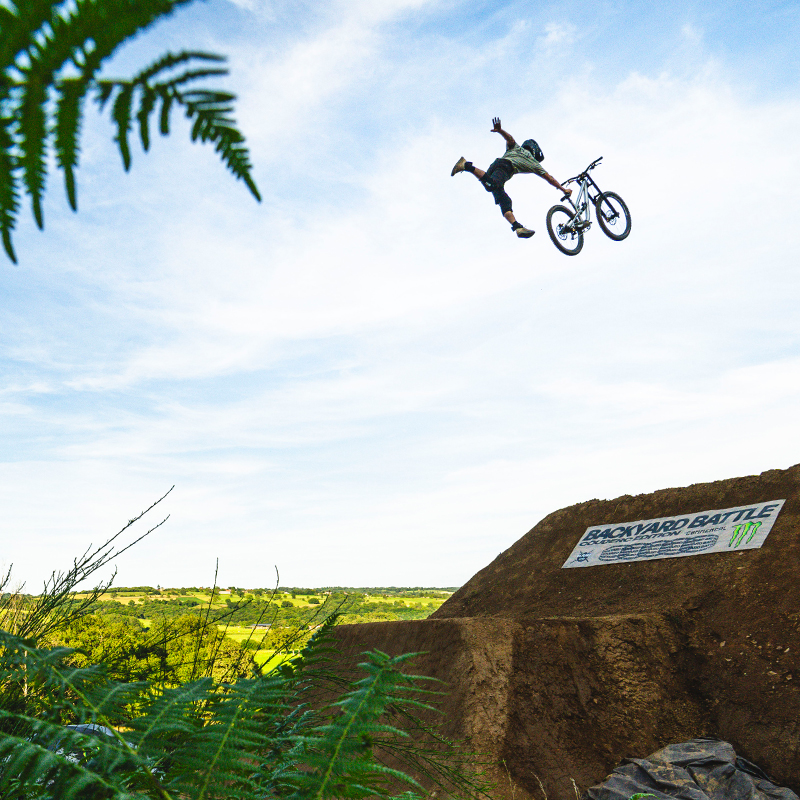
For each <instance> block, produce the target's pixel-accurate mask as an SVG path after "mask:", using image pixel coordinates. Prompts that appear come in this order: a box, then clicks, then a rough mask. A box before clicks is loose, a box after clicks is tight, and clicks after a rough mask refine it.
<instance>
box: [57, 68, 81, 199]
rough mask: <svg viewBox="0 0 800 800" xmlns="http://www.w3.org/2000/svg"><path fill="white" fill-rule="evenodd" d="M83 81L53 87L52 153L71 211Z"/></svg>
mask: <svg viewBox="0 0 800 800" xmlns="http://www.w3.org/2000/svg"><path fill="white" fill-rule="evenodd" d="M86 89H87V84H86V82H85V81H78V80H65V81H63V82H62V83H61V84H60V85H58V86H57V87H56V91H57V94H58V100H57V103H56V129H55V151H56V163H57V164H58V166H59V167H60V169H61V170H62V171H63V173H64V182H65V188H66V192H67V199H68V200H69V205H70V208H72V210H73V211H77V210H78V198H77V194H76V192H75V167H77V166H78V152H79V148H78V136H79V134H80V128H81V111H82V109H81V103H82V101H83V98H84V96H85V95H86Z"/></svg>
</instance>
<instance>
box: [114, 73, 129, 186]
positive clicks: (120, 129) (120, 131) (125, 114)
mask: <svg viewBox="0 0 800 800" xmlns="http://www.w3.org/2000/svg"><path fill="white" fill-rule="evenodd" d="M132 103H133V84H131V83H125V84H122V88H121V89H120V91H119V94H117V98H116V100H114V106H113V109H112V111H111V116H112V117H113V118H114V122H115V123H116V124H117V135H116V136H115V137H114V140H115V141H116V143H117V146H118V147H119V153H120V155H121V156H122V165H123V166H124V167H125V171H126V172H127V171H128V170H129V169H130V168H131V148H130V144H129V142H128V134H129V133H130V129H131V104H132Z"/></svg>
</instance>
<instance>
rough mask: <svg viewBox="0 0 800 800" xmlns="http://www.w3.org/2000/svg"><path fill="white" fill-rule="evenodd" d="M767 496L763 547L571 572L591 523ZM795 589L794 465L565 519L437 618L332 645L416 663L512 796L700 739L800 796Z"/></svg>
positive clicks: (598, 504)
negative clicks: (777, 504) (728, 750)
mask: <svg viewBox="0 0 800 800" xmlns="http://www.w3.org/2000/svg"><path fill="white" fill-rule="evenodd" d="M775 500H785V504H784V505H783V507H782V508H781V509H780V512H779V513H778V515H777V517H776V519H775V521H774V526H773V527H772V530H771V531H770V532H769V534H768V536H767V538H766V539H765V540H764V542H763V546H761V547H760V548H759V549H743V550H739V551H736V552H707V553H699V554H695V555H688V556H685V557H678V558H654V559H649V560H648V559H645V560H641V561H629V562H624V563H600V564H598V565H596V566H590V567H586V568H582V569H564V568H562V566H563V565H564V563H565V562H566V561H567V559H568V558H569V557H570V555H571V554H572V553H573V551H574V550H575V548H576V545H577V544H578V542H579V541H580V540H581V537H582V536H583V535H584V533H585V532H586V531H587V529H589V528H591V527H592V526H598V527H599V526H604V525H605V526H611V525H614V524H618V525H619V526H620V528H618V529H619V530H621V529H622V528H624V525H623V523H632V522H635V521H637V520H652V519H657V518H663V517H677V516H679V515H690V514H697V513H699V512H704V511H708V510H713V509H731V508H734V507H743V506H753V507H756V506H758V504H763V503H768V502H769V501H775ZM710 519H713V518H710ZM798 584H800V465H797V466H794V467H791V468H790V469H787V470H770V471H769V472H764V473H762V474H761V475H755V476H748V477H743V478H732V479H730V480H723V481H715V482H713V483H704V484H695V485H693V486H688V487H685V488H677V489H663V490H660V491H657V492H653V493H652V494H644V495H637V496H630V495H626V496H623V497H618V498H616V499H614V500H590V501H588V502H585V503H580V504H578V505H575V506H571V507H569V508H564V509H561V510H559V511H556V512H554V513H552V514H550V515H549V516H547V517H545V518H544V519H543V520H542V521H541V522H540V523H539V524H538V525H536V527H534V528H533V529H532V530H530V531H529V532H528V533H526V534H525V535H524V536H523V537H522V538H521V539H520V540H519V541H517V542H516V543H515V544H514V545H513V546H512V547H510V548H509V549H508V550H506V551H505V552H503V553H501V554H500V555H499V556H498V557H497V558H496V559H495V560H494V561H493V562H492V563H491V564H489V565H488V566H487V567H485V568H484V569H482V570H481V571H480V572H478V573H477V574H476V575H475V576H474V577H473V578H472V579H471V580H470V581H468V582H467V583H466V584H465V585H464V586H463V587H462V588H461V589H460V590H459V591H458V592H456V593H455V594H454V595H453V596H452V597H451V598H450V599H449V600H448V601H447V602H446V603H445V604H444V605H442V606H441V608H440V609H439V610H438V611H437V612H435V614H433V616H432V617H430V618H429V619H427V620H419V621H409V622H382V623H368V624H362V625H343V626H341V627H338V628H337V629H336V630H335V635H336V637H337V639H338V643H339V645H340V647H341V648H342V651H343V653H344V656H345V661H346V662H349V663H352V661H354V660H355V659H357V657H358V653H360V652H363V651H364V650H367V649H371V648H373V647H378V648H380V649H381V650H384V651H385V652H388V653H390V654H392V655H395V654H399V653H401V652H424V655H421V656H419V657H418V659H417V660H416V662H415V663H414V667H415V670H414V671H416V672H420V673H425V674H428V675H433V676H435V677H437V678H439V679H441V680H443V681H445V682H446V683H447V684H448V686H449V693H448V695H447V696H446V697H445V698H444V699H443V701H442V702H441V704H440V708H441V710H442V711H443V712H444V714H445V720H446V730H445V732H446V734H447V735H449V736H452V737H456V738H461V739H463V740H465V741H466V743H467V745H468V746H469V747H471V748H472V749H473V750H475V751H477V752H480V753H484V754H487V756H488V757H489V759H490V762H491V764H492V768H491V769H492V770H493V775H494V778H495V780H496V781H497V785H498V793H499V795H501V796H504V797H506V798H509V799H510V798H512V796H513V797H516V798H521V799H522V798H529V797H536V798H538V800H541V798H542V796H543V795H542V791H544V792H545V793H546V795H547V797H548V798H549V799H550V800H568V799H569V798H574V797H575V788H574V786H573V781H574V782H575V784H576V785H577V787H578V789H579V790H580V791H584V790H586V789H587V788H588V787H590V786H592V785H594V784H596V783H598V782H600V781H601V780H603V778H604V777H605V776H606V775H607V774H608V773H610V772H611V770H612V769H613V768H614V767H615V766H616V765H617V764H618V763H619V762H620V761H621V760H622V759H623V758H644V757H645V756H646V755H647V754H649V753H652V752H653V751H656V750H658V749H659V748H663V747H665V746H667V745H669V744H672V743H677V742H683V741H687V740H690V739H695V738H698V737H704V736H708V737H717V738H720V739H724V740H725V741H727V742H730V743H731V744H732V745H733V747H734V748H735V750H736V752H737V753H738V754H740V755H741V756H743V757H744V758H746V759H748V760H750V761H752V762H754V763H756V764H758V765H759V766H760V767H761V768H763V769H764V770H766V772H768V773H770V774H771V776H772V777H773V778H774V779H775V781H776V782H777V783H778V784H781V785H783V786H788V787H789V788H791V789H793V790H794V791H796V792H797V791H798V789H800V633H799V631H800V589H799V588H798ZM539 781H541V784H542V785H541V786H540V784H539Z"/></svg>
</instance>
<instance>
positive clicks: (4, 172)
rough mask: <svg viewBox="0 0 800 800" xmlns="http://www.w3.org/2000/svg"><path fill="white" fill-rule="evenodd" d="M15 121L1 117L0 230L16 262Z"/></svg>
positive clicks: (4, 243)
mask: <svg viewBox="0 0 800 800" xmlns="http://www.w3.org/2000/svg"><path fill="white" fill-rule="evenodd" d="M12 125H13V121H12V120H10V119H7V118H0V232H2V237H3V248H4V249H5V251H6V254H7V255H8V257H9V258H10V259H11V261H12V262H13V263H14V264H16V263H17V256H16V254H15V253H14V246H13V244H12V243H11V232H12V231H13V230H14V227H15V225H16V220H17V211H18V210H19V188H18V182H17V176H16V171H15V166H16V159H15V157H14V139H13V137H12V135H11V126H12Z"/></svg>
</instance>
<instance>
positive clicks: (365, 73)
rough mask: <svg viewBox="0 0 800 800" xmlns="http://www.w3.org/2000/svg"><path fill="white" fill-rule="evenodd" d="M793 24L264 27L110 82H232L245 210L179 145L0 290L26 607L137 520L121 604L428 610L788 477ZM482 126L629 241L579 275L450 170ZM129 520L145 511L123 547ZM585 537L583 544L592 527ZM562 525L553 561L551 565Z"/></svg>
mask: <svg viewBox="0 0 800 800" xmlns="http://www.w3.org/2000/svg"><path fill="white" fill-rule="evenodd" d="M798 8H799V7H798V5H797V4H788V3H761V4H758V3H756V4H749V5H748V6H747V8H746V9H743V8H742V7H741V6H740V5H739V4H734V3H702V4H699V3H673V4H670V5H669V6H667V5H666V4H652V3H627V4H626V3H618V2H615V3H596V2H592V3H589V2H585V3H578V4H575V3H558V2H557V3H551V4H539V5H533V4H530V3H522V2H520V3H506V4H498V3H474V2H473V3H470V2H458V1H457V0H448V1H447V2H436V1H435V0H429V1H427V2H426V0H387V1H386V2H383V3H380V4H374V3H369V2H360V0H350V2H340V3H336V2H322V3H305V4H303V3H300V4H298V3H294V2H293V3H282V2H275V3H268V2H262V0H239V1H238V2H237V3H232V2H228V0H210V1H209V2H205V3H196V4H194V5H193V6H191V7H189V8H187V9H183V10H182V11H180V12H177V13H176V14H175V15H174V16H173V17H172V18H171V19H169V20H167V21H165V22H163V23H161V24H160V25H158V26H157V27H155V28H154V29H152V30H151V31H149V32H148V33H146V34H144V35H142V36H141V37H139V38H138V39H137V40H136V41H134V42H132V43H131V44H130V45H128V46H127V47H126V48H125V49H124V50H123V51H121V52H120V53H119V54H118V56H117V57H116V59H115V61H114V63H112V64H110V65H109V66H108V70H107V71H108V73H109V74H123V75H124V74H128V73H130V71H131V70H134V69H136V68H137V67H139V66H140V65H141V64H142V63H143V62H145V61H146V60H148V59H150V58H153V57H155V56H156V55H158V54H160V53H161V52H163V51H164V50H165V49H173V50H177V49H180V48H185V47H191V48H202V49H209V50H213V51H217V52H221V53H225V54H227V55H228V56H229V59H230V61H229V66H230V70H231V75H230V76H229V77H228V78H226V79H225V82H224V83H225V85H226V86H227V87H230V88H232V89H234V90H235V91H236V92H237V93H238V95H239V100H238V104H237V118H238V120H239V122H240V125H241V127H242V129H243V130H244V131H245V133H246V134H247V136H248V141H249V144H250V146H251V151H252V159H253V162H254V164H255V176H256V180H257V183H258V185H259V188H260V190H261V192H262V195H263V198H264V199H263V202H262V203H261V204H257V203H255V202H254V201H253V199H252V198H251V197H250V196H249V195H248V193H247V192H246V190H245V188H244V187H243V185H241V184H239V183H237V182H236V181H235V180H233V179H232V178H231V177H230V176H229V175H228V174H227V173H225V171H224V169H223V167H222V166H221V165H220V164H219V163H218V161H217V159H216V157H215V155H214V153H213V151H212V150H211V149H210V148H204V147H201V146H192V145H190V144H189V142H188V134H187V130H186V127H185V125H183V123H182V122H181V121H180V120H177V121H176V124H175V128H174V132H173V135H172V136H170V137H169V138H167V139H159V140H157V141H155V142H154V144H153V146H152V148H151V152H150V153H148V154H146V155H145V154H142V153H141V152H139V151H138V150H135V151H134V156H133V161H134V163H133V167H132V170H131V172H130V173H129V174H127V175H126V174H124V173H123V171H122V168H121V166H120V164H119V157H118V155H117V153H115V151H114V147H113V144H112V142H111V135H112V134H111V128H110V126H109V124H108V123H107V121H106V120H105V119H104V118H102V117H100V116H99V115H97V114H96V113H95V111H94V110H93V109H90V110H89V113H88V115H87V121H86V125H85V138H84V142H83V153H82V164H81V167H80V170H79V173H78V182H79V185H78V201H79V208H80V211H79V213H78V214H77V215H75V214H72V212H70V211H69V210H68V209H67V207H66V202H65V200H64V197H63V188H62V186H61V184H60V176H58V175H56V174H55V173H53V175H52V176H51V182H50V186H49V192H48V195H47V199H46V204H45V216H46V229H45V231H44V233H40V232H38V231H37V230H36V229H35V227H34V225H33V223H32V221H31V219H29V214H28V213H27V211H26V214H25V215H24V216H23V218H22V220H21V223H20V227H19V231H18V233H17V235H16V239H15V242H16V246H17V249H18V254H19V256H20V265H19V266H18V267H13V266H12V265H11V264H10V263H7V264H5V265H4V266H3V265H0V270H2V276H0V280H2V286H3V290H2V291H3V303H2V309H1V310H0V334H1V335H2V338H1V339H0V369H1V370H2V383H1V384H0V425H2V442H3V448H2V452H1V453H0V456H2V458H1V460H0V478H2V480H1V481H0V501H2V504H3V509H4V515H3V523H2V541H3V551H2V553H0V562H3V563H6V564H7V563H11V562H13V563H14V565H15V567H14V569H15V574H16V575H17V577H18V578H19V579H20V580H26V581H27V582H28V584H29V586H34V587H35V586H36V585H37V584H38V582H39V581H40V580H41V579H42V578H43V577H44V575H45V574H47V573H49V572H50V571H51V570H52V569H55V568H59V567H60V566H62V565H66V564H67V563H68V562H69V561H70V560H71V558H72V556H74V555H75V554H77V553H78V552H79V551H82V550H83V549H84V548H85V546H86V545H87V544H88V543H89V542H98V541H101V540H102V539H103V538H104V537H105V536H106V535H107V534H109V533H112V532H115V531H116V530H117V529H118V528H119V527H121V525H122V524H123V523H124V522H125V521H126V520H127V519H129V518H130V517H131V516H133V515H134V514H135V513H136V512H138V511H139V510H141V509H142V508H144V507H145V506H147V505H149V503H150V502H151V501H152V500H153V499H155V498H156V497H159V496H160V495H161V494H163V493H164V491H166V490H167V489H168V488H169V487H170V486H172V485H173V484H175V486H176V488H175V490H174V491H173V493H172V494H171V495H170V497H169V499H168V501H165V503H164V507H165V513H170V514H171V518H170V520H169V522H168V523H167V525H165V526H164V527H163V528H161V529H159V531H158V532H156V533H155V534H153V536H152V537H151V539H150V540H148V541H147V542H145V543H142V544H140V545H138V546H137V547H136V548H135V549H134V550H132V551H130V552H129V553H128V554H126V555H125V556H124V558H123V560H122V561H121V562H120V564H119V569H120V572H119V577H118V583H120V584H124V585H131V584H139V583H151V584H156V583H160V584H162V585H175V584H178V585H195V584H198V583H208V582H209V581H210V580H211V578H212V576H213V569H214V562H215V559H216V558H217V557H219V558H220V581H221V582H222V583H223V584H224V585H230V584H236V585H242V584H243V585H248V586H255V585H268V584H269V583H270V582H271V581H272V580H273V575H274V569H273V565H277V566H278V567H279V569H280V571H281V580H282V582H283V583H284V585H337V584H338V585H379V584H397V585H439V586H444V585H459V584H461V583H463V582H464V581H465V580H467V579H468V578H469V577H470V576H471V575H472V574H474V573H475V572H476V571H477V570H478V569H480V568H481V567H483V566H485V565H486V564H487V563H488V562H489V561H491V560H492V559H493V558H494V557H495V556H496V555H497V554H498V553H499V552H500V551H502V550H504V549H505V548H507V547H508V546H509V545H510V544H511V543H513V542H514V541H515V540H516V539H518V538H519V537H520V536H521V535H522V534H523V533H524V532H525V531H526V530H528V529H529V528H530V527H532V526H533V525H534V524H535V523H536V522H537V521H538V520H539V519H540V518H541V517H542V516H544V515H545V514H547V513H549V512H550V511H553V510H555V509H557V508H559V507H562V506H565V505H569V504H572V503H576V502H581V501H583V500H587V499H590V498H593V497H602V498H606V497H615V496H617V495H620V494H624V493H638V492H647V491H652V490H655V489H658V488H662V487H665V486H680V485H686V484H690V483H692V482H697V481H706V480H713V479H718V478H725V477H731V476H734V475H740V474H748V473H754V472H759V471H761V470H764V469H770V468H774V467H787V466H789V465H791V464H794V463H796V462H797V461H800V458H798V452H800V449H799V448H798V444H800V436H799V434H800V422H798V414H797V413H796V409H797V406H798V400H799V399H800V397H799V395H800V372H799V371H798V368H799V367H800V337H799V336H798V325H797V314H796V308H797V305H798V300H799V299H800V297H798V295H799V294H800V291H798V277H797V273H798V271H797V255H796V253H797V250H798V244H800V242H799V241H798V240H800V235H799V233H798V231H799V230H800V226H798V223H797V219H798V218H799V215H798V210H799V209H798V200H797V197H796V192H794V187H795V186H796V185H797V179H798V177H800V158H799V157H798V152H797V145H796V142H797V141H798V134H800V83H799V81H798V78H799V77H800V63H798V55H797V48H796V42H797V35H798ZM494 115H500V116H501V117H502V119H503V122H504V126H505V127H506V128H507V129H508V130H510V131H511V132H512V133H513V134H514V135H515V136H517V138H518V139H520V140H521V139H523V138H527V137H529V136H533V137H534V138H536V139H537V140H538V141H539V143H540V144H541V145H542V148H543V150H544V152H545V155H546V158H545V166H546V167H547V168H548V169H549V170H550V171H552V172H553V174H555V175H556V176H557V177H559V178H561V179H565V178H566V177H568V176H570V175H572V174H575V173H576V172H578V171H579V170H580V169H581V168H582V167H584V166H585V165H586V164H588V163H589V162H590V161H591V160H593V159H594V158H596V157H597V156H599V155H602V156H604V161H603V164H602V165H601V167H599V168H598V170H597V171H596V173H595V174H596V178H597V180H598V183H599V184H600V185H601V187H603V188H605V189H611V190H615V191H617V192H619V193H620V194H621V195H622V196H623V197H624V198H625V199H626V201H627V202H628V204H629V206H630V208H631V211H632V215H633V232H632V234H631V236H630V237H629V239H627V240H626V241H624V242H621V243H614V242H611V241H610V240H608V239H606V238H605V237H604V236H603V235H602V233H601V231H600V230H599V229H597V228H593V229H592V230H591V231H590V232H589V233H588V235H587V237H586V244H585V246H584V250H583V252H582V253H581V254H580V255H579V256H578V257H576V258H567V257H565V256H562V255H561V254H559V253H558V252H557V251H556V250H555V248H554V247H553V246H552V244H551V243H550V241H549V240H548V238H547V233H546V229H545V225H544V217H545V215H546V212H547V209H548V208H549V207H550V205H552V204H554V203H556V202H558V194H557V193H556V192H555V191H554V190H553V189H552V188H551V187H549V186H547V184H545V183H544V182H543V181H540V180H538V179H536V178H535V177H533V176H519V177H516V178H515V179H514V180H513V181H512V182H511V183H510V184H509V186H508V188H509V192H510V194H511V196H512V198H513V199H514V203H515V211H516V212H517V214H518V216H519V218H520V219H521V220H522V222H523V223H525V224H527V225H529V226H532V227H534V228H536V230H537V235H536V236H535V237H534V238H533V239H531V240H529V241H519V240H517V239H516V238H515V237H513V236H512V235H511V234H510V233H509V230H508V226H507V224H506V223H505V222H504V221H503V220H502V218H501V217H500V214H499V213H498V211H497V209H496V208H495V207H494V206H493V204H492V201H491V198H490V196H489V195H487V194H486V193H485V192H484V191H483V190H482V189H481V188H480V186H479V185H478V184H477V183H476V182H475V180H474V179H473V178H472V177H471V176H469V175H458V176H456V177H454V178H451V177H450V174H449V173H450V168H451V167H452V164H453V163H454V162H455V161H456V159H457V158H458V157H459V156H461V155H465V156H466V157H468V158H470V159H472V160H473V161H475V163H476V164H478V165H483V166H486V165H487V164H488V163H489V162H490V161H491V160H492V159H493V158H495V157H497V156H498V155H499V154H500V153H501V151H502V148H501V142H500V138H499V137H498V136H497V135H496V134H492V133H490V131H489V129H490V127H491V118H492V116H494ZM154 521H157V520H154ZM605 521H606V520H598V523H601V522H605ZM579 533H580V532H576V534H575V535H576V540H577V536H578V535H579Z"/></svg>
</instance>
